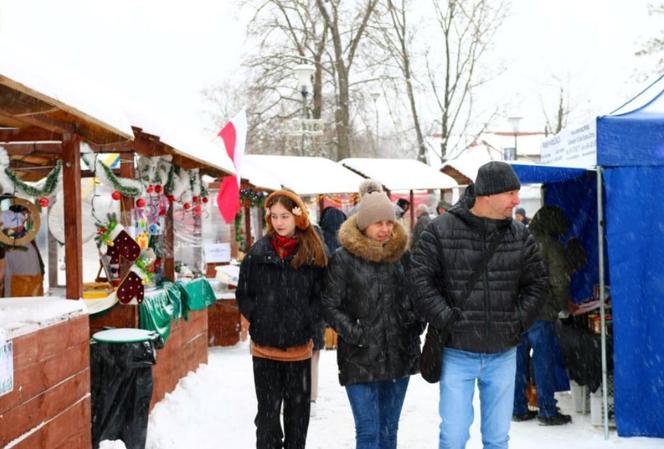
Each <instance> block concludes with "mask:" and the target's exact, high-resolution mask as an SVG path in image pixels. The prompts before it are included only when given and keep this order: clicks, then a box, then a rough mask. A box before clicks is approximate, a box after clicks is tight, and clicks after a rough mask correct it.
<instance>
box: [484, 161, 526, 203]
mask: <svg viewBox="0 0 664 449" xmlns="http://www.w3.org/2000/svg"><path fill="white" fill-rule="evenodd" d="M520 188H521V183H520V182H519V178H518V177H517V176H516V173H514V169H512V166H511V165H510V164H507V163H505V162H501V161H491V162H487V163H486V164H484V165H482V166H481V167H480V169H479V170H478V171H477V179H476V180H475V196H487V195H497V194H499V193H503V192H510V191H512V190H519V189H520Z"/></svg>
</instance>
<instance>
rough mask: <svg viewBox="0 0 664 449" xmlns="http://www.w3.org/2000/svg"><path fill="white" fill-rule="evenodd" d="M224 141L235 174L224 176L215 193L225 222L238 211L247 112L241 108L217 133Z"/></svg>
mask: <svg viewBox="0 0 664 449" xmlns="http://www.w3.org/2000/svg"><path fill="white" fill-rule="evenodd" d="M217 135H218V136H219V137H221V139H222V140H223V141H224V146H225V147H226V152H227V153H228V156H229V157H230V158H231V160H232V161H233V165H234V166H235V173H236V174H235V175H233V176H226V177H224V180H223V181H222V182H221V186H220V187H219V193H218V194H217V206H219V213H221V216H222V217H223V218H224V221H225V222H226V223H230V222H232V221H233V220H234V219H235V215H236V214H237V213H238V212H239V211H240V207H241V205H240V169H241V167H242V156H244V147H245V145H246V143H247V114H246V112H245V111H244V110H243V111H241V112H240V113H239V114H237V115H236V116H235V117H233V118H232V119H231V121H229V122H228V123H226V125H224V127H223V128H222V129H221V131H219V133H218V134H217Z"/></svg>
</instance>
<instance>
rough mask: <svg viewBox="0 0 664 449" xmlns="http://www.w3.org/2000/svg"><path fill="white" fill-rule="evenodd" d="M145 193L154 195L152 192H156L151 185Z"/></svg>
mask: <svg viewBox="0 0 664 449" xmlns="http://www.w3.org/2000/svg"><path fill="white" fill-rule="evenodd" d="M145 191H146V192H148V193H152V192H153V191H154V187H153V186H152V184H150V185H149V186H148V187H147V188H146V189H145Z"/></svg>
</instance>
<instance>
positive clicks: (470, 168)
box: [441, 145, 502, 181]
mask: <svg viewBox="0 0 664 449" xmlns="http://www.w3.org/2000/svg"><path fill="white" fill-rule="evenodd" d="M501 159H502V154H500V152H499V151H498V150H496V149H493V148H491V147H489V146H486V145H474V146H472V147H468V148H466V149H465V150H464V151H463V152H461V154H459V155H458V156H457V157H455V158H454V159H450V160H449V161H446V162H445V163H444V164H443V165H442V167H441V169H442V168H445V167H448V166H450V167H452V168H454V169H456V170H457V171H459V172H460V173H461V174H462V175H464V176H466V177H467V178H470V179H472V180H473V181H475V178H476V177H477V170H479V168H480V167H481V166H482V165H484V164H486V163H487V162H491V161H497V160H501Z"/></svg>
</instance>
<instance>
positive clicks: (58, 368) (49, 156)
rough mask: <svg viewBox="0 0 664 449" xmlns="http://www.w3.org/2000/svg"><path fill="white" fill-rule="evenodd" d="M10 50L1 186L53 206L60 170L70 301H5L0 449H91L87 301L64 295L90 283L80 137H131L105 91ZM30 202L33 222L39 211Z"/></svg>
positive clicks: (0, 80)
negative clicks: (86, 273)
mask: <svg viewBox="0 0 664 449" xmlns="http://www.w3.org/2000/svg"><path fill="white" fill-rule="evenodd" d="M5 56H6V55H3V58H2V59H0V146H1V147H3V148H4V150H6V152H4V151H3V153H4V154H3V157H2V158H0V159H2V160H1V161H0V164H2V165H3V166H2V172H3V173H2V176H0V177H2V180H3V182H2V188H3V192H4V193H5V194H6V193H10V194H13V193H14V192H15V191H17V192H21V193H22V194H24V195H26V196H30V197H33V198H39V201H38V203H39V204H40V206H41V207H46V206H47V205H48V200H47V198H48V196H50V195H51V194H52V193H53V192H54V190H55V188H56V187H57V183H55V182H54V180H57V179H58V177H59V176H61V177H62V188H63V190H64V205H65V208H66V210H67V212H68V213H67V214H66V215H65V217H64V233H65V236H66V241H67V245H66V248H65V264H66V266H67V271H66V281H67V282H66V289H65V292H64V297H63V298H61V299H58V298H57V297H49V298H45V297H43V296H41V297H35V298H31V299H21V298H5V299H3V300H2V301H1V302H0V317H1V319H0V368H2V369H0V372H1V373H2V377H3V378H2V379H0V385H2V387H1V388H0V446H3V447H4V446H5V445H7V444H11V445H12V447H13V448H16V449H18V448H21V449H22V448H25V449H28V448H30V449H32V448H53V449H64V448H68V449H69V448H73V449H78V448H81V449H89V448H90V446H91V428H90V363H89V330H88V329H89V328H88V316H87V311H86V310H85V308H84V306H83V305H82V304H81V303H80V302H78V301H76V302H74V301H65V300H64V298H68V299H79V298H81V296H82V288H83V269H82V266H83V254H82V238H81V189H80V177H81V165H80V151H81V142H82V141H87V142H93V143H96V144H111V143H118V142H124V141H127V140H130V139H131V138H132V137H133V136H132V132H131V128H130V127H129V124H128V122H127V121H126V120H125V119H124V116H123V115H122V113H121V111H120V110H119V109H118V108H117V107H115V106H113V104H112V102H108V101H106V100H105V99H103V98H100V96H99V95H98V94H97V92H94V91H89V90H87V89H85V88H84V86H81V85H74V84H72V82H71V80H67V81H66V82H65V81H64V79H61V80H60V81H59V82H58V80H57V79H56V74H55V73H54V71H52V70H50V69H49V71H48V78H44V77H43V75H42V76H40V75H41V74H44V73H45V72H44V70H39V69H38V68H37V67H30V66H29V65H28V64H27V61H23V60H22V59H21V60H20V63H18V60H12V59H11V58H9V57H5ZM60 170H61V174H60ZM9 173H11V174H12V176H11V177H10V176H9ZM48 175H50V176H48ZM43 178H46V179H47V181H48V180H50V182H46V183H45V184H44V185H42V186H38V187H36V188H35V189H34V190H32V191H31V190H28V191H27V192H26V191H24V189H25V188H26V185H25V184H24V181H37V180H40V179H43ZM8 189H11V191H8ZM26 203H29V202H26ZM28 207H29V209H28V211H29V213H28V220H33V221H31V223H33V224H34V223H36V222H38V218H37V217H38V215H39V211H38V210H36V209H32V208H33V206H28ZM34 207H35V208H36V206H34ZM10 210H11V209H10ZM33 211H34V212H33ZM3 220H4V217H3ZM7 229H9V228H8V227H5V226H4V225H3V230H2V233H3V234H4V236H5V237H7V238H9V239H15V235H10V233H9V232H8V231H7ZM5 240H6V239H5ZM9 246H10V247H11V248H13V247H14V244H13V243H12V242H10V243H9ZM11 248H10V249H11ZM10 256H11V255H7V257H10Z"/></svg>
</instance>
